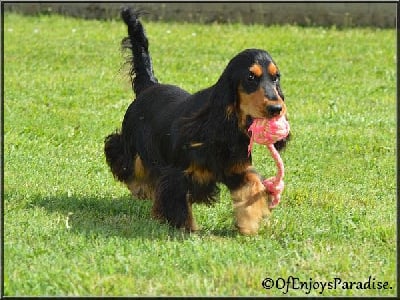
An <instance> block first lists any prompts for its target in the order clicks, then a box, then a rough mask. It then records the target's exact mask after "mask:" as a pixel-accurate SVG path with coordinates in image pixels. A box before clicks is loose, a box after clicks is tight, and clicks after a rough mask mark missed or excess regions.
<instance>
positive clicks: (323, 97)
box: [3, 14, 397, 296]
mask: <svg viewBox="0 0 400 300" xmlns="http://www.w3.org/2000/svg"><path fill="white" fill-rule="evenodd" d="M145 26H146V29H147V33H148V35H149V39H150V50H151V54H152V56H153V62H154V68H155V71H156V76H157V77H158V79H159V80H160V81H162V82H168V83H176V84H178V85H180V86H182V87H184V88H186V89H188V90H189V91H192V92H194V91H196V90H198V89H200V88H203V87H207V86H209V85H211V84H213V83H214V82H215V81H216V80H217V78H218V77H219V75H220V74H221V73H222V70H223V68H224V67H225V65H226V64H227V62H228V61H229V59H230V58H231V57H233V56H234V55H235V54H236V53H237V52H239V51H241V50H242V49H244V48H250V47H257V48H264V49H267V50H268V51H269V52H270V53H271V54H272V56H273V57H274V58H275V60H276V61H277V63H278V65H279V66H280V68H281V72H282V86H283V90H284V92H285V95H286V101H287V104H288V108H289V117H290V121H291V127H292V130H293V139H292V141H291V143H290V144H289V146H288V148H287V150H286V151H285V152H284V154H283V159H284V162H285V168H286V175H285V183H286V188H285V191H284V194H283V199H282V202H281V204H280V205H279V207H278V208H277V209H276V210H275V211H274V214H273V215H272V217H271V218H270V219H269V220H268V221H267V222H266V223H267V224H266V226H264V227H263V229H262V230H261V231H260V233H259V234H258V235H257V236H254V237H245V236H241V235H239V234H238V233H237V232H236V231H235V229H234V226H233V215H232V205H231V200H230V198H229V194H228V192H227V190H226V189H224V188H222V192H221V197H220V198H221V199H220V201H219V202H218V203H217V204H216V205H215V206H214V207H204V206H196V207H195V208H194V214H195V216H196V218H197V221H198V223H199V224H200V225H201V226H202V228H203V230H202V231H201V232H200V233H197V234H185V233H183V232H180V231H178V230H174V229H171V228H169V227H168V226H166V225H163V224H159V223H158V222H156V221H154V220H152V219H150V218H149V215H150V207H151V203H150V202H147V201H135V200H132V199H131V198H130V196H129V194H128V191H127V189H125V188H124V187H123V186H122V185H120V184H119V183H117V182H115V181H114V180H113V178H112V176H111V173H110V172H109V170H108V168H107V166H106V164H105V159H104V156H103V139H104V137H105V136H106V135H107V134H109V133H110V132H112V131H113V130H114V129H116V128H118V127H119V126H120V122H121V120H122V118H123V114H124V112H125V109H126V108H127V106H128V104H129V103H130V101H131V99H132V98H133V95H132V92H131V90H130V84H129V80H128V78H127V77H126V76H125V75H124V72H123V71H121V65H122V61H123V58H122V56H121V54H120V51H119V50H120V49H119V42H120V40H121V39H122V37H123V36H124V35H125V31H126V29H125V27H124V26H123V24H122V23H121V22H100V21H85V20H78V19H69V18H63V17H60V16H42V17H23V16H19V15H15V14H5V18H4V107H3V108H4V186H3V188H4V191H3V196H4V270H3V272H4V288H5V290H4V294H5V295H7V296H15V295H17V296H22V295H33V296H39V295H50V296H65V295H80V296H87V295H107V296H117V295H130V296H132V295H167V296H168V295H181V296H184V295H185V296H188V295H203V296H205V295H207V296H216V295H222V296H246V295H247V296H281V295H283V293H284V292H285V289H278V288H276V287H275V288H273V289H269V290H266V289H263V288H262V286H261V282H262V280H263V279H264V278H266V277H271V278H273V279H279V278H288V277H289V276H294V277H297V278H299V280H302V281H306V282H310V280H312V281H313V282H314V281H315V282H317V281H318V282H319V281H321V282H327V281H331V280H334V278H335V277H338V278H341V280H342V281H362V282H364V281H366V280H368V277H369V276H372V278H375V279H374V280H375V281H382V282H384V281H386V282H388V285H389V286H390V288H389V289H357V288H354V287H353V288H352V289H350V288H347V289H346V288H343V287H345V286H343V285H340V286H337V288H336V289H327V288H326V289H325V290H324V291H323V295H331V296H338V295H353V296H355V295H359V296H378V295H385V296H389V295H396V294H397V285H396V282H397V281H396V240H397V239H396V219H397V216H396V183H395V182H396V180H395V179H396V175H395V174H396V168H395V161H396V153H395V149H396V36H395V30H378V29H368V28H367V29H343V30H338V29H336V28H301V27H296V26H272V27H264V26H259V25H254V26H244V25H240V24H231V25H218V24H213V25H199V24H178V23H151V22H146V24H145ZM122 69H123V68H122ZM254 151H255V155H254V156H255V162H254V164H255V165H256V166H257V168H258V169H259V170H260V171H261V172H262V173H263V174H264V175H266V176H269V175H272V174H274V172H275V169H274V164H273V162H272V160H271V159H270V157H269V156H268V155H267V151H266V149H265V148H263V147H261V146H256V147H255V150H254ZM310 278H311V279H310ZM278 283H282V281H281V280H278ZM306 292H307V289H306V288H303V289H296V286H294V288H289V289H288V293H287V295H290V296H304V295H307V294H306ZM320 292H322V290H321V288H319V289H318V288H317V289H314V290H311V291H310V294H309V295H320Z"/></svg>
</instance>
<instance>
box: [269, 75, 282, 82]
mask: <svg viewBox="0 0 400 300" xmlns="http://www.w3.org/2000/svg"><path fill="white" fill-rule="evenodd" d="M280 77H281V75H280V74H279V73H276V74H275V75H271V80H272V82H273V83H277V82H278V81H279V78H280Z"/></svg>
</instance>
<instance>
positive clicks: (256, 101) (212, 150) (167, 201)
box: [104, 8, 286, 234]
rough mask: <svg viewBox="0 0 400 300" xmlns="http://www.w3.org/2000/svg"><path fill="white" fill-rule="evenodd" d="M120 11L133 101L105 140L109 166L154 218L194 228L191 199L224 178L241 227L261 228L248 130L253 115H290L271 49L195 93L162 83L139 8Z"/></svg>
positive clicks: (261, 205) (250, 53)
mask: <svg viewBox="0 0 400 300" xmlns="http://www.w3.org/2000/svg"><path fill="white" fill-rule="evenodd" d="M121 16H122V19H123V20H124V22H125V23H126V25H127V26H128V37H127V38H125V39H124V40H123V46H124V48H129V49H130V50H131V53H132V57H131V58H130V61H131V66H132V67H131V78H132V87H133V90H134V92H135V94H136V100H134V101H133V102H132V103H131V104H130V106H129V107H128V109H127V111H126V113H125V117H124V120H123V123H122V129H121V131H118V132H116V133H113V134H111V135H109V136H108V137H107V138H106V139H105V147H104V151H105V155H106V159H107V163H108V165H109V166H110V168H111V171H112V173H113V174H114V176H115V177H116V178H117V179H118V180H119V181H121V182H123V183H125V184H126V185H127V187H128V188H129V190H130V191H131V192H132V194H133V196H134V197H136V198H149V199H152V200H153V208H152V214H153V216H154V217H155V218H157V219H160V220H164V221H167V222H168V223H169V224H171V225H173V226H176V227H178V228H185V229H187V230H196V229H197V226H196V223H195V221H194V218H193V214H192V204H193V203H208V204H211V203H213V202H214V201H216V196H217V194H218V187H217V183H223V184H225V185H226V186H227V187H228V188H229V190H230V192H231V196H232V199H233V205H234V209H235V215H236V226H237V227H238V229H239V231H240V232H241V233H243V234H254V233H257V231H258V229H259V226H260V221H261V219H262V217H263V216H265V215H267V214H268V213H269V209H268V202H269V201H270V197H269V195H268V193H267V192H266V190H265V187H264V185H263V184H262V178H261V176H260V175H259V174H258V173H257V172H256V171H255V170H254V168H253V167H252V164H251V156H250V157H249V156H248V153H247V147H248V144H249V133H248V131H247V130H248V127H249V125H250V124H251V122H252V119H253V118H271V117H273V116H277V115H286V106H285V103H284V97H283V94H282V91H281V88H280V85H279V79H280V73H279V69H278V67H277V66H276V64H275V63H274V61H273V60H272V58H271V56H270V55H269V54H268V53H267V52H266V51H263V50H259V49H247V50H244V51H243V52H241V53H239V54H238V55H236V56H235V57H234V58H233V59H232V60H231V61H230V62H229V64H228V66H227V67H226V69H225V70H224V71H223V73H222V75H221V76H220V78H219V79H218V81H217V82H216V83H215V84H214V85H213V86H211V87H208V88H206V89H203V90H200V91H199V92H197V93H195V94H190V93H188V92H186V91H184V90H182V89H181V88H179V87H177V86H174V85H167V84H160V83H158V81H157V79H156V78H155V77H154V74H153V68H152V63H151V58H150V55H149V51H148V40H147V38H146V35H145V32H144V29H143V27H142V24H141V22H140V21H139V20H138V16H139V14H138V13H137V12H135V11H134V10H132V9H128V8H127V9H123V10H122V13H121ZM285 143H286V140H282V141H278V142H277V143H276V144H275V146H276V147H277V148H278V149H282V148H283V147H284V146H285Z"/></svg>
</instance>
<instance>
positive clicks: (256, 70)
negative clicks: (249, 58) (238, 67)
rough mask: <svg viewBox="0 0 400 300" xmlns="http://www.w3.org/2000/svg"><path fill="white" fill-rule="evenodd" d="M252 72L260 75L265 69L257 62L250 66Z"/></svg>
mask: <svg viewBox="0 0 400 300" xmlns="http://www.w3.org/2000/svg"><path fill="white" fill-rule="evenodd" d="M249 70H250V72H252V73H253V74H254V75H256V76H257V77H260V76H261V75H262V74H263V70H262V67H261V66H260V65H259V64H257V63H255V64H253V65H252V66H251V67H250V69H249Z"/></svg>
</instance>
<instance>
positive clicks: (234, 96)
mask: <svg viewBox="0 0 400 300" xmlns="http://www.w3.org/2000/svg"><path fill="white" fill-rule="evenodd" d="M234 75H235V74H234V73H233V72H231V70H229V68H227V69H226V70H225V71H224V72H223V73H222V75H221V77H220V78H219V79H218V81H217V83H216V84H215V85H214V87H213V91H212V93H211V95H210V97H211V99H210V103H211V106H212V108H213V110H214V111H215V113H216V114H219V116H220V117H221V116H225V113H226V110H227V109H228V110H229V108H233V107H234V106H235V105H236V103H237V100H238V84H239V80H238V79H237V78H235V77H236V76H234ZM212 113H214V112H212ZM216 117H217V116H216Z"/></svg>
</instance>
